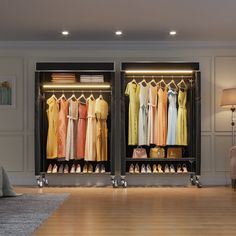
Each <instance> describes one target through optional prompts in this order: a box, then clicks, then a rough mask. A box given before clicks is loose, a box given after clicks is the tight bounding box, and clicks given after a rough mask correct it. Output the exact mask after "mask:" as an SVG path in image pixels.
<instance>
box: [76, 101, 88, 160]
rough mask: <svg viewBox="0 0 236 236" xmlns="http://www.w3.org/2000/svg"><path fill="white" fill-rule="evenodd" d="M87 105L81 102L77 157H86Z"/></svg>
mask: <svg viewBox="0 0 236 236" xmlns="http://www.w3.org/2000/svg"><path fill="white" fill-rule="evenodd" d="M86 119H87V106H86V104H82V103H80V102H79V118H78V124H77V155H76V157H77V159H84V153H85V141H86Z"/></svg>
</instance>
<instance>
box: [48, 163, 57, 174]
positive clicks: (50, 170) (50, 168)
mask: <svg viewBox="0 0 236 236" xmlns="http://www.w3.org/2000/svg"><path fill="white" fill-rule="evenodd" d="M57 168H58V167H57V165H56V164H54V165H53V166H52V164H50V165H49V166H48V169H47V173H48V174H52V173H53V174H55V173H57Z"/></svg>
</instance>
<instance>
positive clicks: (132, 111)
mask: <svg viewBox="0 0 236 236" xmlns="http://www.w3.org/2000/svg"><path fill="white" fill-rule="evenodd" d="M139 91H140V86H139V85H138V84H136V83H133V82H129V83H128V84H127V86H126V90H125V95H127V96H129V132H128V145H138V120H139Z"/></svg>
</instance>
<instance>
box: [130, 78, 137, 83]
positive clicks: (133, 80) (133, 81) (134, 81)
mask: <svg viewBox="0 0 236 236" xmlns="http://www.w3.org/2000/svg"><path fill="white" fill-rule="evenodd" d="M131 83H132V84H137V82H136V80H135V79H134V76H133V79H132V81H131Z"/></svg>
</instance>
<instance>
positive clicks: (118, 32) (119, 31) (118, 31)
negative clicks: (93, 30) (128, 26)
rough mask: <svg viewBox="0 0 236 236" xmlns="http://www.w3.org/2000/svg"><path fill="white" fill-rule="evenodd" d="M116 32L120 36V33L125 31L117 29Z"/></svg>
mask: <svg viewBox="0 0 236 236" xmlns="http://www.w3.org/2000/svg"><path fill="white" fill-rule="evenodd" d="M115 34H116V35H117V36H120V35H122V34H123V33H122V31H121V30H117V31H116V32H115Z"/></svg>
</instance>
